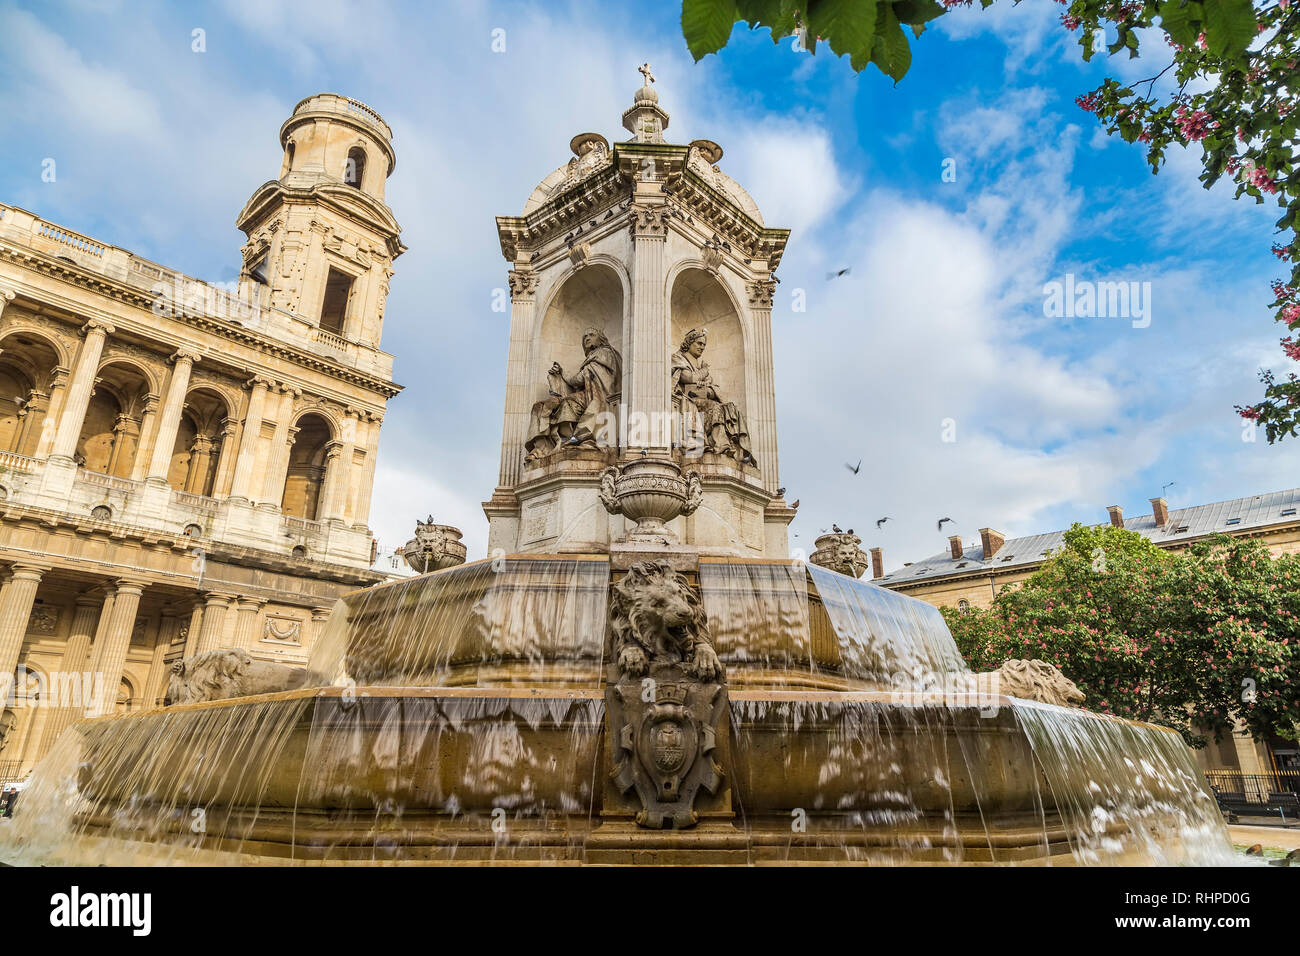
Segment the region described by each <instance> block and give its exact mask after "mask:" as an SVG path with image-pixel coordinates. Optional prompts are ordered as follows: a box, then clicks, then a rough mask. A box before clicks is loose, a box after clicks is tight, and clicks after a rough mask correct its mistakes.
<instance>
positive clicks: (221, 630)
mask: <svg viewBox="0 0 1300 956" xmlns="http://www.w3.org/2000/svg"><path fill="white" fill-rule="evenodd" d="M232 599H233V595H230V594H217V593H215V592H209V594H208V596H207V600H206V601H204V603H203V629H202V630H200V631H199V646H198V648H197V649H196V650H195V652H194V653H196V654H206V653H207V652H208V651H215V650H218V649H219V648H220V647H221V645H222V639H223V637H224V636H225V630H226V613H227V611H228V610H229V608H230V602H231V600H232Z"/></svg>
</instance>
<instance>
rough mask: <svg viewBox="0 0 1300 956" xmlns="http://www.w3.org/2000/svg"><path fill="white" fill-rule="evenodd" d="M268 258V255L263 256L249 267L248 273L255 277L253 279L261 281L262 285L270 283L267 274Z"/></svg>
mask: <svg viewBox="0 0 1300 956" xmlns="http://www.w3.org/2000/svg"><path fill="white" fill-rule="evenodd" d="M266 258H267V257H266V256H262V258H260V259H258V260H257V261H256V262H254V263H253V264H252V265H251V266H249V267H248V274H249V275H250V276H252V277H253V281H254V282H260V283H261V284H262V285H269V284H270V280H269V279H268V278H267V275H266Z"/></svg>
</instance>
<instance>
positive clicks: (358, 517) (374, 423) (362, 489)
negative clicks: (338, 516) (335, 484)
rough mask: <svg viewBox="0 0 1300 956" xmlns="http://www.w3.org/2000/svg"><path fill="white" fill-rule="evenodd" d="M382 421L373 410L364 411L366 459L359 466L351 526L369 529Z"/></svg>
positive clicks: (360, 529) (361, 529) (363, 529)
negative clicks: (359, 472)
mask: <svg viewBox="0 0 1300 956" xmlns="http://www.w3.org/2000/svg"><path fill="white" fill-rule="evenodd" d="M382 421H383V419H382V418H380V417H379V416H378V415H376V414H375V413H374V412H367V413H366V440H365V449H366V460H365V462H364V464H363V465H362V466H361V475H360V480H359V483H358V484H357V498H356V502H355V503H354V504H353V506H352V527H354V528H356V529H357V530H358V531H369V530H370V499H371V498H372V497H373V496H374V493H375V464H376V462H377V461H378V459H379V426H380V423H381V422H382Z"/></svg>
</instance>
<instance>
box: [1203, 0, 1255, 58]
mask: <svg viewBox="0 0 1300 956" xmlns="http://www.w3.org/2000/svg"><path fill="white" fill-rule="evenodd" d="M1258 32H1259V27H1258V24H1257V21H1256V20H1255V8H1254V6H1253V5H1252V4H1251V0H1205V46H1206V49H1208V50H1209V51H1210V52H1211V53H1212V54H1214V55H1215V56H1219V57H1224V58H1228V59H1235V58H1237V57H1239V56H1241V55H1242V54H1243V53H1245V52H1246V47H1248V46H1250V41H1251V40H1253V39H1255V36H1256V34H1258Z"/></svg>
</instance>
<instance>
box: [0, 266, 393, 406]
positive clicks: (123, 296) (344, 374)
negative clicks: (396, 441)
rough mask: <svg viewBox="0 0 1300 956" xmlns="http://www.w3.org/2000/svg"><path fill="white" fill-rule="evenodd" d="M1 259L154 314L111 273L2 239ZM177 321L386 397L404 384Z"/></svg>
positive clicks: (232, 331) (200, 319)
mask: <svg viewBox="0 0 1300 956" xmlns="http://www.w3.org/2000/svg"><path fill="white" fill-rule="evenodd" d="M0 259H4V260H8V261H10V262H13V263H15V264H17V265H21V266H24V267H26V268H29V269H32V270H33V271H36V272H39V273H41V274H42V275H47V276H51V277H53V278H55V279H59V280H61V281H64V282H69V283H72V284H73V285H76V286H78V287H80V288H83V289H88V290H89V291H91V292H97V293H99V294H100V295H104V296H107V297H108V298H110V299H114V300H116V301H118V302H122V303H124V304H126V305H130V306H135V307H138V308H141V309H143V310H145V311H146V312H150V315H151V316H152V311H151V310H152V306H153V304H154V301H155V298H156V297H155V296H154V295H152V294H150V293H149V292H146V291H144V290H141V289H137V288H135V287H134V286H129V285H126V284H125V283H122V282H119V281H117V280H116V279H110V278H108V277H107V276H101V275H97V274H96V273H94V272H91V271H89V270H87V269H83V268H82V267H81V266H78V265H76V264H75V263H72V262H67V261H64V260H62V259H54V258H51V257H49V256H47V255H45V254H44V253H40V252H35V251H32V250H27V249H18V248H15V247H13V246H9V245H7V244H4V243H2V242H0ZM115 318H116V319H117V322H118V323H119V330H120V329H121V328H123V327H124V324H123V321H122V319H120V318H118V317H115ZM171 318H172V319H173V320H175V321H179V322H183V323H184V324H185V325H188V326H190V327H192V328H196V329H200V330H202V331H205V332H211V333H213V334H214V335H219V336H221V337H223V338H226V339H229V340H231V341H235V342H241V343H243V344H245V345H249V346H252V347H254V348H256V349H258V350H260V351H262V352H265V353H266V354H268V355H273V356H275V357H276V358H280V359H284V360H285V361H288V362H292V363H295V364H297V365H299V366H302V367H304V368H309V369H313V370H315V371H318V372H322V373H324V374H326V375H328V376H330V377H332V378H337V379H342V380H343V381H346V382H350V383H351V384H353V385H359V386H361V387H362V388H366V389H369V390H371V391H373V392H378V393H379V394H381V395H383V396H384V397H385V398H392V397H393V396H395V395H397V394H399V393H400V392H401V391H402V389H403V386H401V385H398V384H397V383H396V382H389V381H386V380H384V379H381V378H375V377H374V376H372V375H367V374H365V373H364V372H359V371H357V370H356V369H350V368H348V367H347V366H345V365H338V364H335V363H333V362H330V361H327V360H325V359H322V358H317V357H316V356H314V355H311V354H310V353H308V352H303V351H300V350H298V349H295V348H294V347H293V346H291V345H289V344H287V343H284V342H281V341H279V340H278V339H272V338H268V337H264V336H262V335H259V334H257V333H255V332H252V331H249V330H248V329H245V328H243V327H241V326H234V325H230V324H228V323H226V322H223V321H220V320H218V319H213V318H209V317H207V316H203V315H196V314H193V313H189V312H185V313H176V314H174V315H173V316H172V317H171ZM132 331H134V332H136V333H137V334H140V335H142V336H144V337H146V338H152V339H154V340H156V339H157V330H156V329H150V328H139V327H136V328H132Z"/></svg>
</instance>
